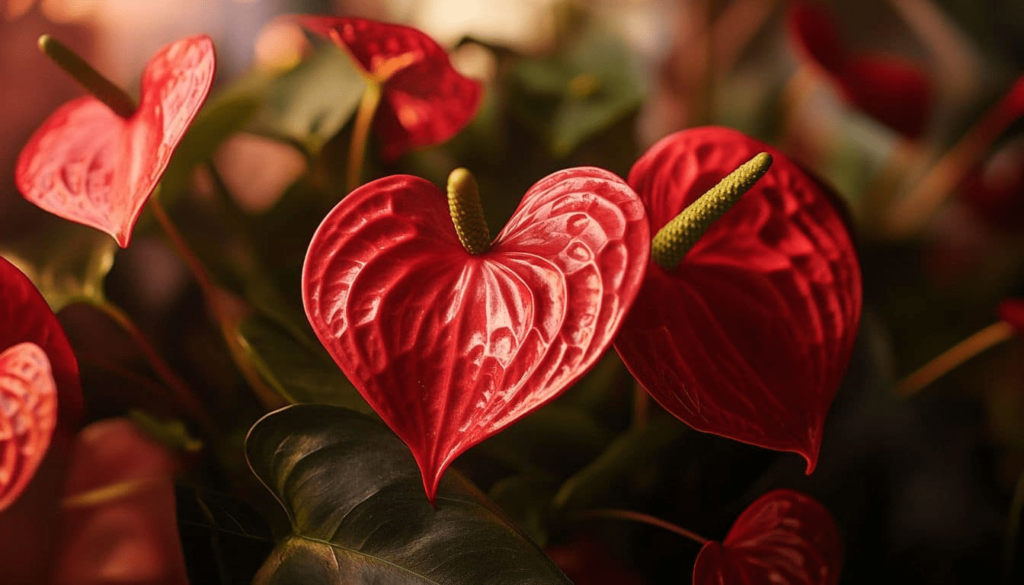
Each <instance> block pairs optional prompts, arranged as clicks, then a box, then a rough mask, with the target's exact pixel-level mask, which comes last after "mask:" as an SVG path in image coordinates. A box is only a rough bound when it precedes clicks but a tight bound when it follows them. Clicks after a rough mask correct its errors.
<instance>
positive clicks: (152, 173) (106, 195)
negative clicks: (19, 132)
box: [15, 35, 215, 248]
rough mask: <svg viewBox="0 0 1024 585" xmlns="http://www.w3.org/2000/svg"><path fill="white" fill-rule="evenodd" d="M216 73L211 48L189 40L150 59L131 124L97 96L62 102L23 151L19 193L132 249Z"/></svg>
mask: <svg viewBox="0 0 1024 585" xmlns="http://www.w3.org/2000/svg"><path fill="white" fill-rule="evenodd" d="M214 69H215V63H214V49H213V42H212V41H211V40H210V39H209V38H208V37H206V36H202V35H197V36H192V37H187V38H184V39H181V40H179V41H177V42H174V43H172V44H170V45H168V46H166V47H164V48H163V49H161V50H160V52H158V53H157V54H156V55H155V56H154V57H153V58H152V59H150V61H149V63H148V64H147V65H146V69H145V72H144V73H143V76H142V99H141V103H140V104H139V107H138V109H137V110H136V112H135V113H134V114H133V115H132V116H131V117H130V118H127V119H125V118H121V117H120V116H118V115H117V114H115V113H114V112H113V111H111V110H110V109H109V108H107V106H105V105H104V104H103V103H101V102H100V101H98V100H97V99H96V98H94V97H91V96H89V97H82V98H78V99H76V100H73V101H70V102H68V103H66V104H64V105H63V106H61V107H60V108H59V109H58V110H57V111H56V112H54V113H53V115H51V116H50V117H49V118H47V120H46V121H45V122H43V125H42V126H40V127H39V129H38V130H36V132H35V134H33V135H32V138H31V139H29V142H28V144H26V145H25V148H24V149H23V150H22V151H21V156H20V157H19V159H18V166H17V169H16V171H15V181H16V182H17V184H18V189H19V190H20V191H21V193H22V195H24V197H25V198H26V199H28V200H29V201H31V202H32V203H35V204H36V205H38V206H39V207H41V208H43V209H45V210H47V211H49V212H50V213H53V214H56V215H59V216H60V217H63V218H64V219H67V220H70V221H74V222H78V223H81V224H85V225H87V226H91V227H94V228H96V229H98V230H101V231H104V232H106V233H108V234H110V235H111V236H113V238H114V239H115V240H117V243H118V244H119V245H120V246H121V247H122V248H123V247H127V246H128V243H129V241H130V240H131V235H132V228H133V227H134V226H135V222H136V220H138V217H139V214H140V213H141V212H142V207H143V205H145V203H146V201H147V200H148V199H149V196H150V194H151V193H152V192H153V189H154V188H156V185H157V183H158V182H159V181H160V177H161V175H162V174H163V172H164V170H165V169H166V168H167V164H168V162H170V159H171V154H172V153H173V151H174V149H175V147H177V145H178V143H179V142H180V141H181V138H182V136H184V134H185V130H186V129H188V126H189V124H191V122H192V119H193V118H195V116H196V114H198V113H199V109H200V108H201V107H202V105H203V102H204V101H205V100H206V96H207V94H208V93H209V90H210V85H211V84H212V83H213V75H214Z"/></svg>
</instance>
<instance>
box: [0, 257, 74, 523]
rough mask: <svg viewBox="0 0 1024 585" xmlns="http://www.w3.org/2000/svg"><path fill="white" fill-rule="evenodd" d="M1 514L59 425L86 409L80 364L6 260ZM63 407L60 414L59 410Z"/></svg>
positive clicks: (1, 277)
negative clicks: (79, 375) (83, 401)
mask: <svg viewBox="0 0 1024 585" xmlns="http://www.w3.org/2000/svg"><path fill="white" fill-rule="evenodd" d="M0 323H3V326H2V327H0V510H3V509H4V508H6V507H8V506H9V505H10V504H11V503H12V502H13V501H14V500H15V499H16V498H17V497H18V495H19V494H21V492H22V491H23V490H24V489H25V487H26V486H27V485H28V482H29V480H31V479H32V476H33V474H34V473H35V471H36V469H37V468H38V467H39V464H40V462H41V461H42V460H43V457H44V455H46V451H47V448H48V447H49V445H50V441H51V439H52V438H53V434H54V431H55V430H56V428H57V425H58V424H60V425H61V426H62V427H63V428H66V429H71V428H74V426H75V425H76V424H77V423H78V418H79V417H80V416H81V410H82V391H81V387H80V386H79V381H78V363H77V361H76V360H75V356H74V354H73V353H72V351H71V346H70V345H69V344H68V341H67V338H66V337H65V336H64V331H63V329H61V326H60V323H58V322H57V317H56V316H54V314H53V311H51V310H50V307H49V306H47V304H46V301H45V300H43V297H42V295H40V294H39V291H37V290H36V289H35V287H34V286H32V283H31V282H30V281H29V279H28V278H27V277H26V276H25V275H24V274H22V273H21V271H19V270H18V269H17V268H16V267H14V265H12V264H11V263H10V262H8V261H7V260H4V259H3V258H0ZM58 405H59V410H58Z"/></svg>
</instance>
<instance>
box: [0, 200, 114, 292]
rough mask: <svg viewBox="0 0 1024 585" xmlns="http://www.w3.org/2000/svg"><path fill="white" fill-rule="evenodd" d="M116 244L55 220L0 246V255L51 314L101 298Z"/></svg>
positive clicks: (77, 226) (86, 228)
mask: <svg viewBox="0 0 1024 585" xmlns="http://www.w3.org/2000/svg"><path fill="white" fill-rule="evenodd" d="M115 252H117V243H116V242H114V240H113V239H112V238H111V237H110V236H108V235H107V234H104V233H103V232H100V231H98V230H95V229H92V228H89V227H85V226H82V225H78V224H75V223H70V222H67V221H64V220H61V219H58V218H56V217H54V218H46V219H44V220H43V224H42V225H41V226H40V227H39V228H38V229H36V230H35V231H33V232H32V233H31V234H29V235H28V236H26V237H24V238H22V239H20V240H16V241H13V242H7V243H4V244H3V245H0V256H3V257H4V258H7V259H8V260H10V261H11V263H12V264H14V265H15V266H17V267H18V268H19V269H21V271H22V272H24V273H25V274H26V275H27V276H28V277H29V279H30V280H31V281H32V284H34V285H36V288H38V289H39V292H41V293H42V294H43V297H45V298H46V302H47V303H49V304H50V308H51V309H53V311H54V312H57V311H60V310H61V309H63V308H64V307H65V306H67V305H69V304H72V303H75V302H79V301H99V300H101V299H103V279H105V278H106V277H107V273H108V272H110V268H111V266H113V264H114V253H115Z"/></svg>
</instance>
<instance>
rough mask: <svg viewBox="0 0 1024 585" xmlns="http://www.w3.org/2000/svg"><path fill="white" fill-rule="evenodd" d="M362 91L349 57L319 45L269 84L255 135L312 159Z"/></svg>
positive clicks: (352, 109)
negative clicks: (288, 145)
mask: <svg viewBox="0 0 1024 585" xmlns="http://www.w3.org/2000/svg"><path fill="white" fill-rule="evenodd" d="M365 89H366V80H365V79H364V78H363V76H362V75H361V74H360V73H359V70H358V69H356V67H355V65H353V64H352V61H351V59H350V58H349V56H348V55H346V54H345V53H344V52H343V51H342V50H341V49H338V48H336V47H334V46H332V45H324V46H323V47H321V48H320V49H318V50H317V52H316V53H314V54H313V55H312V56H311V57H309V58H308V59H306V60H305V61H303V62H302V63H300V64H299V65H298V66H297V67H295V68H294V69H292V70H291V71H288V72H287V73H285V74H284V75H281V76H280V77H278V78H277V79H275V80H274V81H273V82H271V83H270V84H269V86H268V87H267V90H266V95H265V96H264V101H263V109H262V110H261V111H260V112H259V114H258V116H257V117H256V120H255V124H254V130H255V131H257V132H259V133H261V134H265V135H268V136H271V137H277V138H281V139H284V140H287V141H289V142H292V143H295V144H299V145H302V147H303V148H304V149H305V151H306V153H307V154H309V155H311V156H312V155H316V154H318V153H319V152H320V149H321V148H323V145H324V143H326V142H327V141H328V140H330V139H331V138H332V137H333V136H334V135H335V134H337V133H338V131H339V130H341V128H342V127H343V126H344V125H345V122H347V121H348V119H349V118H350V117H351V116H352V114H353V112H355V110H356V107H357V106H358V105H359V100H360V98H361V97H362V95H363V92H364V91H365Z"/></svg>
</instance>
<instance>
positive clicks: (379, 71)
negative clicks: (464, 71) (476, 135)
mask: <svg viewBox="0 0 1024 585" xmlns="http://www.w3.org/2000/svg"><path fill="white" fill-rule="evenodd" d="M298 21H299V23H301V24H302V26H303V27H305V28H306V29H308V30H309V31H311V32H313V33H316V34H319V35H322V36H325V37H327V38H329V39H331V40H332V41H334V42H335V43H336V44H337V45H339V46H340V47H342V48H344V49H345V50H346V51H348V53H349V55H351V56H352V58H353V60H354V61H355V62H356V64H357V65H358V66H359V67H360V68H361V69H362V70H363V72H364V73H365V74H366V75H367V76H369V77H370V78H371V79H372V80H373V82H374V83H380V84H381V86H382V87H381V90H382V96H381V102H380V105H379V106H378V109H377V114H376V117H375V118H374V129H375V131H376V132H377V135H378V136H379V137H380V139H381V142H382V145H383V146H382V152H381V156H383V157H384V159H385V160H388V161H393V160H395V159H397V158H398V157H399V156H401V155H402V154H404V153H405V152H408V151H409V150H412V149H414V148H418V147H421V146H431V145H434V144H440V143H442V142H445V141H447V140H448V139H449V138H451V137H453V136H455V135H456V134H458V132H459V131H460V130H462V128H464V127H465V126H466V124H468V123H469V122H470V120H472V119H473V116H474V115H476V111H477V109H478V108H479V107H480V96H481V93H482V88H481V85H480V83H479V82H477V81H474V80H472V79H468V78H466V77H463V76H462V75H460V74H459V72H457V71H456V70H455V69H454V68H452V65H451V61H450V60H449V59H448V54H447V53H446V52H445V50H444V49H442V48H441V46H440V45H438V44H437V43H436V42H435V41H434V40H433V39H431V38H430V37H429V36H427V35H426V34H424V33H422V32H421V31H419V30H416V29H414V28H411V27H407V26H402V25H398V24H390V23H386V22H379V21H376V20H369V19H365V18H348V17H327V16H300V17H298Z"/></svg>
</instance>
